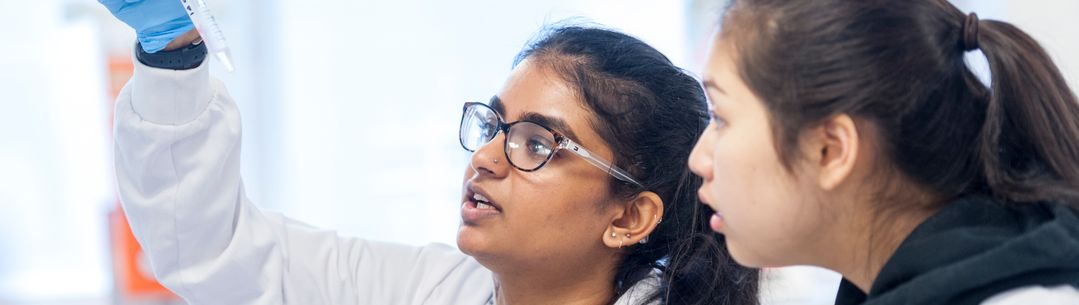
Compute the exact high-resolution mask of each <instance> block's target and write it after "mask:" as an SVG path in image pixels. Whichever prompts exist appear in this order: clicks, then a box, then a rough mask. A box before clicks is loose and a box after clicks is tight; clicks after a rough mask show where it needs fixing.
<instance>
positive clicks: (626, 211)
mask: <svg viewBox="0 0 1079 305" xmlns="http://www.w3.org/2000/svg"><path fill="white" fill-rule="evenodd" d="M660 219H663V199H661V198H659V195H657V194H656V193H654V192H647V191H646V192H641V193H640V194H637V195H636V197H634V198H633V199H632V200H630V201H629V202H627V203H626V204H625V205H624V208H621V209H618V210H617V211H616V214H615V217H614V218H613V219H612V220H611V224H610V225H608V226H607V230H606V231H604V235H603V243H604V244H605V245H607V247H610V248H615V249H617V248H619V247H629V246H632V245H634V244H636V243H638V242H640V241H641V240H643V239H645V238H647V237H648V235H649V234H652V231H653V230H655V229H656V226H658V225H659V221H660Z"/></svg>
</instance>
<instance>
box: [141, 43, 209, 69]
mask: <svg viewBox="0 0 1079 305" xmlns="http://www.w3.org/2000/svg"><path fill="white" fill-rule="evenodd" d="M206 54H207V51H206V44H205V43H199V44H192V45H189V46H186V47H183V48H179V49H176V50H172V51H159V52H156V53H148V52H146V50H143V49H142V44H141V43H138V42H136V43H135V58H137V59H138V60H139V62H141V63H142V64H144V65H147V66H151V67H154V68H161V69H171V70H189V69H193V68H196V67H198V66H199V65H202V61H203V60H205V59H206Z"/></svg>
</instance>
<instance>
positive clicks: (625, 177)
mask: <svg viewBox="0 0 1079 305" xmlns="http://www.w3.org/2000/svg"><path fill="white" fill-rule="evenodd" d="M473 106H479V107H484V108H487V109H488V110H490V111H491V112H492V113H494V114H495V117H496V121H497V122H496V123H498V124H497V126H495V129H496V130H497V131H496V132H495V133H494V135H492V136H491V138H490V139H487V140H486V141H484V142H485V143H483V144H481V145H480V147H482V146H483V145H487V144H490V143H491V141H493V140H494V139H495V138H497V137H498V134H499V133H501V134H503V137H502V138H503V139H502V154H504V155H505V156H506V161H508V162H509V163H510V165H512V166H513V167H514V168H516V169H518V170H521V171H524V172H534V171H537V170H539V169H541V168H543V166H545V165H547V163H548V162H550V161H551V159H553V158H554V155H555V154H557V153H558V151H560V150H568V151H571V152H573V154H574V155H577V156H579V157H581V158H582V159H584V160H585V161H588V163H589V164H592V166H595V167H597V168H599V169H601V170H603V171H605V172H607V174H608V175H611V176H612V177H614V178H615V179H618V180H620V181H624V182H629V183H632V184H633V185H636V186H637V187H640V188H644V185H643V184H641V183H640V182H639V181H638V180H637V179H635V178H633V176H632V175H630V173H629V172H627V171H626V170H624V169H621V168H619V167H618V166H616V165H614V163H611V162H610V161H607V160H604V159H603V158H602V157H599V156H596V155H595V154H593V153H592V152H591V151H589V150H588V149H585V148H584V146H581V144H578V143H577V142H576V141H573V139H570V138H569V137H567V136H565V135H563V134H562V133H560V132H558V131H557V130H554V129H551V128H550V127H547V126H546V125H544V124H542V123H540V122H534V121H531V120H520V121H516V122H512V123H507V122H506V121H505V119H503V118H502V114H501V113H499V112H498V111H496V110H495V109H494V108H492V107H491V106H489V105H487V104H485V103H480V102H467V103H465V104H464V107H463V108H462V109H461V123H460V124H459V125H458V127H457V128H458V130H457V140H458V141H459V142H460V143H461V148H464V149H465V151H468V152H471V153H474V152H476V150H479V148H480V147H477V148H476V150H472V149H469V148H468V146H467V145H465V139H464V137H463V135H462V134H461V131H462V129H463V128H464V124H465V119H467V117H466V116H467V115H468V109H469V107H473ZM520 123H531V124H533V125H536V126H539V127H540V128H543V129H544V130H547V132H550V133H551V135H552V136H554V140H555V142H556V143H558V145H556V146H555V147H554V149H552V150H551V153H549V154H547V157H546V158H545V159H544V160H543V162H540V164H539V165H537V166H536V167H535V168H532V169H525V168H522V167H520V166H518V165H517V164H515V163H514V162H513V159H511V158H510V152H509V151H508V149H509V132H510V128H512V127H513V126H514V125H517V124H520Z"/></svg>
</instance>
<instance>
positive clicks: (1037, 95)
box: [964, 14, 1079, 207]
mask: <svg viewBox="0 0 1079 305" xmlns="http://www.w3.org/2000/svg"><path fill="white" fill-rule="evenodd" d="M971 16H973V19H974V22H973V23H970V22H968V23H967V25H966V27H967V29H965V30H964V32H965V33H971V32H973V35H976V36H975V39H976V41H977V45H978V46H980V48H981V50H982V53H984V54H985V56H986V58H987V59H988V61H989V66H990V70H991V73H992V82H991V85H990V92H989V96H988V105H987V107H986V115H985V123H984V124H983V126H982V129H981V133H980V135H979V137H980V141H979V148H978V150H979V152H978V153H979V155H980V157H981V160H982V166H983V168H982V170H983V171H984V174H985V179H986V183H987V185H988V187H989V190H990V191H991V192H992V193H993V194H994V195H996V196H998V197H1003V198H1005V199H1008V200H1011V201H1017V202H1033V201H1064V202H1067V203H1069V204H1072V205H1073V206H1076V207H1079V205H1076V204H1079V102H1077V101H1076V98H1075V94H1074V93H1073V92H1072V91H1071V90H1070V89H1069V88H1068V85H1067V84H1066V83H1065V81H1064V78H1063V77H1062V76H1061V73H1060V71H1059V70H1058V69H1057V67H1056V66H1055V65H1054V64H1053V62H1052V60H1051V59H1050V58H1049V55H1048V54H1046V52H1045V50H1044V49H1042V47H1041V46H1040V45H1038V43H1037V42H1036V41H1034V39H1032V38H1031V37H1030V36H1028V35H1027V34H1026V33H1024V32H1023V31H1021V30H1019V29H1018V28H1016V27H1015V26H1012V25H1011V24H1008V23H1005V22H1000V21H994V20H986V21H980V22H979V21H977V17H976V15H973V14H972V15H971ZM969 19H970V17H968V20H969ZM971 24H973V27H974V29H973V31H972V29H970V28H969V27H970V26H971ZM979 27H981V28H980V29H979Z"/></svg>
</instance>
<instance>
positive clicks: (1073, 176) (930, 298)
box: [690, 0, 1079, 304]
mask: <svg viewBox="0 0 1079 305" xmlns="http://www.w3.org/2000/svg"><path fill="white" fill-rule="evenodd" d="M974 51H981V53H982V54H984V55H985V57H986V59H987V60H988V62H989V66H990V68H991V71H990V72H991V73H990V74H991V75H990V76H989V79H990V81H989V82H988V84H983V82H982V81H981V80H979V78H978V77H976V76H975V74H974V73H973V72H972V71H971V69H970V68H969V67H968V64H967V62H966V61H965V56H966V55H968V54H972V53H970V52H974ZM973 54H977V53H973ZM705 71H706V72H705V75H704V84H705V90H706V92H707V94H708V96H709V98H710V101H709V104H710V106H711V116H712V118H713V119H712V124H711V125H710V126H709V127H708V128H707V129H706V131H705V133H704V135H702V136H701V138H700V140H699V142H698V144H697V146H696V148H695V149H694V151H693V153H692V155H691V156H690V167H691V169H692V170H693V172H694V173H696V174H698V175H700V176H702V177H703V178H704V185H703V186H702V187H701V189H700V192H699V194H700V196H701V199H702V201H704V202H705V203H706V204H708V205H710V206H711V207H712V208H714V209H715V211H716V212H717V213H716V215H714V216H713V217H712V219H711V220H710V222H711V226H712V228H713V229H714V230H716V231H717V232H720V233H722V234H723V235H724V236H725V237H726V241H727V243H728V247H729V250H730V251H731V255H732V256H733V257H734V258H735V260H737V261H738V262H739V263H741V264H743V265H747V266H753V267H770V266H786V265H816V266H822V267H825V268H829V269H832V270H835V271H837V272H839V273H841V274H842V275H843V277H844V280H843V282H842V283H841V285H840V289H839V292H838V296H837V301H836V303H837V304H1079V290H1077V288H1076V287H1079V103H1077V101H1076V97H1075V93H1074V92H1073V91H1072V90H1071V89H1069V88H1068V87H1067V85H1066V84H1065V81H1064V79H1063V77H1062V75H1061V73H1060V71H1059V70H1058V69H1057V67H1056V66H1055V65H1054V64H1053V62H1052V61H1051V60H1050V58H1049V56H1048V55H1047V54H1046V52H1045V51H1044V50H1043V49H1042V48H1041V47H1040V46H1039V44H1038V43H1037V42H1036V41H1034V40H1033V39H1031V38H1030V36H1028V35H1027V34H1026V33H1024V32H1023V31H1021V30H1019V29H1018V28H1016V27H1014V26H1012V25H1010V24H1008V23H1005V22H1001V21H995V20H980V19H979V18H978V16H977V15H976V14H974V13H971V14H964V13H962V12H961V11H959V10H958V9H957V8H955V7H954V6H953V5H951V4H950V3H948V2H946V1H944V0H911V1H884V0H806V1H787V0H734V1H733V3H732V4H731V5H730V6H729V7H728V8H727V9H726V12H725V14H724V19H723V21H722V30H721V32H720V33H719V34H718V35H717V36H716V40H715V43H714V45H713V51H712V52H711V54H710V58H709V63H708V64H707V66H706V69H705Z"/></svg>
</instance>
